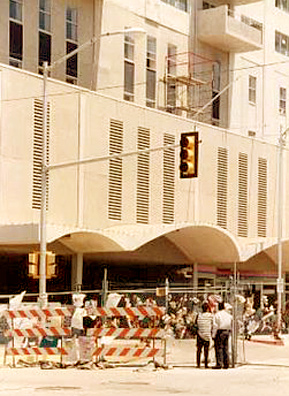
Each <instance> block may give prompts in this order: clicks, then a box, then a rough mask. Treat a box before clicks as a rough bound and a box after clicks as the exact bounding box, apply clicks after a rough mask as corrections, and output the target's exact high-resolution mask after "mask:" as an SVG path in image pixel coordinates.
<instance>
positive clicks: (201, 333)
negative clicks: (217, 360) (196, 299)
mask: <svg viewBox="0 0 289 396" xmlns="http://www.w3.org/2000/svg"><path fill="white" fill-rule="evenodd" d="M202 310H203V312H202V313H199V314H198V317H197V320H196V322H197V326H198V332H197V366H198V367H200V366H201V353H202V349H203V348H204V355H205V368H208V356H209V347H210V341H211V339H212V331H213V314H212V313H211V312H210V307H209V304H208V303H207V302H204V303H203V305H202Z"/></svg>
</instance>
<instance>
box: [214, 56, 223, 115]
mask: <svg viewBox="0 0 289 396" xmlns="http://www.w3.org/2000/svg"><path fill="white" fill-rule="evenodd" d="M212 88H213V90H212V98H215V97H216V96H218V94H219V92H220V88H221V65H220V63H219V62H215V63H214V64H213V82H212ZM220 103H221V98H220V95H219V96H218V97H217V98H216V99H215V100H214V101H213V103H212V118H213V120H219V119H220Z"/></svg>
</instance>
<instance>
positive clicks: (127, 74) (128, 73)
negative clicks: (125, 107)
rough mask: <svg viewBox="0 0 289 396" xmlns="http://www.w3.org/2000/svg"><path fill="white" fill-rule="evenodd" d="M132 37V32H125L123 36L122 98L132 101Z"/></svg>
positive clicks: (133, 66) (133, 74)
mask: <svg viewBox="0 0 289 396" xmlns="http://www.w3.org/2000/svg"><path fill="white" fill-rule="evenodd" d="M134 46H135V43H134V39H133V36H132V34H129V33H126V34H125V36H124V99H125V100H128V101H130V102H133V101H134V78H135V64H134Z"/></svg>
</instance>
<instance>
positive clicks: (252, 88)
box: [249, 76, 257, 104]
mask: <svg viewBox="0 0 289 396" xmlns="http://www.w3.org/2000/svg"><path fill="white" fill-rule="evenodd" d="M256 93H257V78H256V77H254V76H249V102H250V103H254V104H256V97H257V95H256Z"/></svg>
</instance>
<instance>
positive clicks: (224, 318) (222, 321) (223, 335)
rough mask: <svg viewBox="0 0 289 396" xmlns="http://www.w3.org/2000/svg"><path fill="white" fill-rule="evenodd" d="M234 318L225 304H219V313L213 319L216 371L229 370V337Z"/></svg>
mask: <svg viewBox="0 0 289 396" xmlns="http://www.w3.org/2000/svg"><path fill="white" fill-rule="evenodd" d="M232 323H233V317H232V315H231V314H230V313H229V312H227V311H226V310H225V304H224V302H220V303H219V311H218V312H217V313H216V314H215V315H214V319H213V338H214V342H215V352H216V366H215V368H216V369H221V368H224V369H227V368H229V336H230V333H231V329H232Z"/></svg>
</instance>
